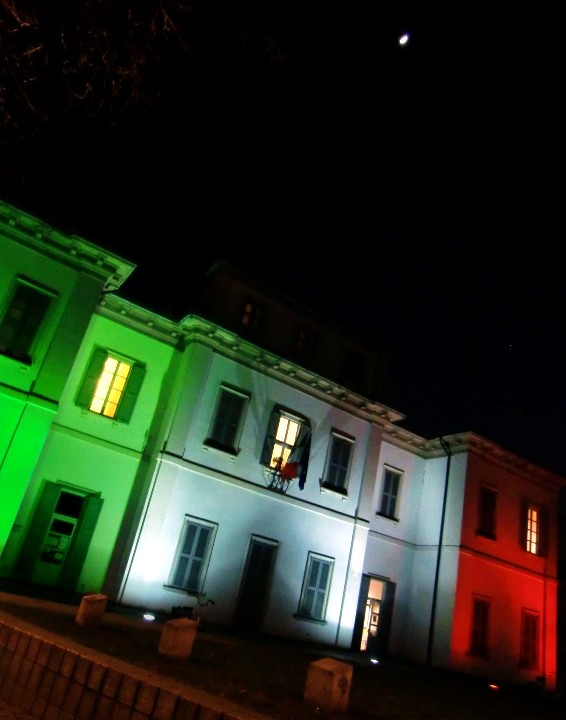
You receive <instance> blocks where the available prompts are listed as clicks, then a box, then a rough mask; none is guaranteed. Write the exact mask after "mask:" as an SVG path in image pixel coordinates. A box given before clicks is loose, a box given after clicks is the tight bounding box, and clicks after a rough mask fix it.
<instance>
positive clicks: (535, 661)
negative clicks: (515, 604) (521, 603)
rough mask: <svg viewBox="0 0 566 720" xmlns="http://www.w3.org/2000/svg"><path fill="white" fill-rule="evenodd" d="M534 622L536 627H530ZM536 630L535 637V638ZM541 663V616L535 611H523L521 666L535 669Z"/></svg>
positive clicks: (520, 650) (520, 648) (524, 609)
mask: <svg viewBox="0 0 566 720" xmlns="http://www.w3.org/2000/svg"><path fill="white" fill-rule="evenodd" d="M531 621H534V626H533V625H530V624H531ZM533 629H534V637H533ZM539 662H540V614H539V613H538V612H536V611H535V610H529V609H527V608H522V609H521V640H520V646H519V666H520V667H524V668H531V669H535V668H538V667H539Z"/></svg>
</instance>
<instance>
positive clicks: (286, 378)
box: [98, 294, 566, 489]
mask: <svg viewBox="0 0 566 720" xmlns="http://www.w3.org/2000/svg"><path fill="white" fill-rule="evenodd" d="M98 312H99V314H101V315H104V316H107V317H110V318H112V319H113V320H115V321H116V322H119V323H121V324H123V325H125V326H128V327H131V328H133V329H135V330H137V331H139V332H143V333H145V334H146V335H149V336H152V337H154V338H156V339H157V340H159V341H161V342H165V343H167V344H169V345H172V346H174V347H176V348H177V349H178V350H181V351H182V350H183V349H184V348H185V347H186V345H188V344H190V343H199V344H200V345H203V346H204V347H207V348H209V349H210V350H212V351H213V352H216V353H218V354H220V355H222V356H223V357H226V358H229V359H230V360H233V361H234V362H237V363H240V364H243V365H245V366H246V367H249V368H250V369H253V370H255V371H256V372H260V373H262V374H263V375H266V376H268V377H272V378H274V379H276V380H278V381H280V382H282V383H285V384H286V385H289V386H290V387H293V388H295V389H297V390H300V391H301V392H304V393H306V394H308V395H310V396H311V397H316V398H318V399H319V400H322V401H323V402H327V403H329V404H330V405H333V406H334V407H337V408H340V409H342V410H344V411H345V412H348V413H350V414H351V415H353V416H355V417H358V418H361V419H363V420H366V421H367V422H370V423H373V424H375V425H377V426H379V427H381V428H382V430H383V440H384V441H385V442H388V443H390V444H391V445H394V446H396V447H399V448H401V449H404V450H406V451H408V452H410V453H413V454H415V455H417V456H419V457H421V458H423V459H425V460H427V459H431V458H437V457H446V451H445V445H444V444H443V443H446V444H447V445H448V447H449V449H450V452H451V454H452V455H459V454H461V453H474V454H475V455H477V456H479V457H482V458H484V459H486V460H488V461H490V462H493V463H496V464H498V465H499V466H500V467H503V468H505V469H507V470H508V471H510V472H513V473H515V474H518V475H521V476H523V477H525V478H528V479H530V480H531V481H532V482H538V483H540V484H543V485H544V486H545V487H549V486H551V487H553V488H554V489H559V488H563V487H566V478H564V477H561V476H560V475H557V474H556V473H553V472H551V471H548V470H546V469H544V468H542V467H540V466H539V465H535V464H534V463H531V462H529V461H527V460H525V459H524V458H522V457H520V456H518V455H515V454H514V453H512V452H509V451H508V450H505V449H504V448H502V447H500V446H499V445H497V444H496V443H494V442H491V441H490V440H487V439H486V438H484V437H482V436H481V435H477V434H476V433H473V432H463V433H457V434H452V435H446V436H443V437H442V438H440V437H437V438H431V439H426V438H424V437H422V436H420V435H417V434H415V433H413V432H411V431H410V430H406V429H405V428H402V427H399V426H397V425H395V423H397V422H400V421H402V420H404V419H405V415H403V414H402V413H400V412H398V411H396V410H393V409H392V408H390V407H388V406H386V405H383V404H381V403H379V402H376V401H374V400H369V399H368V398H366V397H364V396H362V395H358V394H357V393H354V392H352V391H350V390H348V389H347V388H345V387H343V386H342V385H339V384H337V383H334V382H332V381H330V380H328V379H327V378H324V377H322V376H321V375H317V374H316V373H314V372H312V371H311V370H306V369H305V368H303V367H301V366H300V365H297V364H296V363H294V362H292V361H290V360H287V359H285V358H282V357H280V356H278V355H275V354H273V353H270V352H267V351H266V350H264V349H263V348H260V347H258V346H257V345H254V344H253V343H251V342H249V341H248V340H245V339H243V338H242V337H240V336H239V335H237V334H236V333H233V332H231V331H229V330H226V329H224V328H222V327H220V326H219V325H216V324H215V323H213V322H211V321H210V320H207V319H205V318H203V317H201V316H199V315H187V316H186V317H185V318H183V320H181V321H180V322H175V321H172V320H168V319H167V318H164V317H162V316H160V315H157V314H155V313H153V312H151V311H149V310H146V309H145V308H142V307H140V306H138V305H135V304H134V303H131V302H129V301H127V300H124V299H122V298H120V297H118V296H117V295H113V294H107V295H105V296H103V298H102V299H101V301H100V303H99V306H98Z"/></svg>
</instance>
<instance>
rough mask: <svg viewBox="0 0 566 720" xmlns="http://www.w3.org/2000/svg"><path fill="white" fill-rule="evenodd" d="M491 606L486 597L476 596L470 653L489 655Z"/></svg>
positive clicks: (482, 655) (480, 655)
mask: <svg viewBox="0 0 566 720" xmlns="http://www.w3.org/2000/svg"><path fill="white" fill-rule="evenodd" d="M489 607H490V601H489V600H486V599H485V598H474V602H473V611H472V636H471V641H470V654H471V655H477V656H478V657H488V655H489Z"/></svg>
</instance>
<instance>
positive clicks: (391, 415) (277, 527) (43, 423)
mask: <svg viewBox="0 0 566 720" xmlns="http://www.w3.org/2000/svg"><path fill="white" fill-rule="evenodd" d="M1 211H2V212H1V214H0V218H1V225H0V258H1V260H2V262H1V263H0V383H1V384H0V403H1V406H0V408H1V412H2V427H1V428H0V440H1V443H0V452H1V453H2V464H1V465H0V498H1V499H2V507H3V508H4V507H5V508H6V512H4V511H3V512H2V532H3V535H2V536H0V540H2V544H1V545H0V549H1V557H0V578H1V577H4V578H18V579H20V580H24V581H28V582H32V583H37V584H44V585H51V586H54V587H62V588H68V589H72V590H75V591H78V592H81V593H86V592H105V593H107V594H108V595H109V596H110V597H111V598H112V599H113V600H116V601H118V602H120V603H123V604H125V605H128V606H133V607H139V608H140V609H141V608H143V609H153V610H159V611H161V612H165V613H171V614H175V613H178V612H184V613H186V614H190V615H192V617H197V618H199V617H200V618H205V617H206V619H207V620H208V621H210V622H214V623H219V624H225V625H236V626H238V627H240V628H242V629H246V630H250V631H255V632H264V633H269V634H274V635H281V636H285V637H290V638H297V639H301V640H310V641H313V642H318V643H324V644H328V645H336V646H339V647H344V648H354V649H357V650H360V651H362V652H367V653H372V654H376V655H385V654H390V655H392V656H396V657H400V658H406V659H410V660H414V661H416V662H420V663H427V664H430V665H434V666H437V667H446V668H452V669H456V670H462V671H465V672H470V673H474V674H479V675H485V676H488V677H493V678H502V679H508V680H511V681H517V682H535V681H537V682H542V681H543V682H544V683H545V685H546V687H548V688H550V689H552V688H554V686H555V683H556V672H557V667H556V653H557V646H556V637H557V629H556V623H557V583H558V579H557V557H556V548H557V506H558V494H559V492H560V489H561V488H562V487H564V486H565V485H566V480H565V479H564V478H561V477H558V476H556V475H554V474H552V473H549V472H547V471H546V470H545V469H544V468H540V467H536V466H533V465H531V464H529V463H527V462H525V461H524V460H522V459H521V458H518V457H517V456H515V455H513V454H512V453H509V452H507V451H506V450H504V449H502V448H500V447H498V446H497V445H495V444H494V443H491V442H490V441H489V440H487V439H485V438H481V437H479V436H477V435H474V434H472V433H463V434H457V435H452V436H449V437H445V438H435V439H426V438H422V437H419V436H417V435H415V434H413V433H410V432H409V431H407V430H405V429H403V428H401V427H399V425H398V423H399V422H400V421H402V420H403V419H404V416H403V415H402V414H401V413H399V412H397V411H396V410H393V409H392V408H389V407H386V406H384V405H383V404H380V403H379V402H378V401H376V400H374V399H373V398H374V393H375V392H377V391H378V390H379V388H380V387H382V383H383V381H384V377H385V375H384V367H385V366H384V363H383V361H382V359H381V358H380V357H379V355H377V354H376V353H375V351H373V350H369V349H368V348H367V347H366V346H364V344H363V343H362V342H361V341H360V340H359V339H357V338H354V337H352V336H351V335H350V334H349V333H348V332H347V331H345V330H344V329H343V328H339V327H337V326H334V325H331V324H330V323H328V322H326V321H325V319H324V318H321V317H319V316H317V315H316V314H314V313H312V311H310V310H309V309H308V308H304V307H301V306H299V305H297V303H295V302H294V301H292V300H290V299H288V298H284V297H281V296H280V295H278V296H276V297H274V296H273V295H272V294H270V292H269V289H268V288H265V287H262V286H260V285H259V284H258V283H256V282H255V281H254V280H252V279H250V278H247V277H246V276H245V275H243V274H242V273H241V272H240V271H236V270H234V269H233V268H230V267H229V266H226V265H225V264H220V265H219V266H217V267H215V268H213V269H212V271H211V273H210V276H209V277H208V278H207V279H206V282H205V284H204V286H203V289H202V292H201V294H200V296H199V304H197V310H198V313H195V314H192V315H187V316H186V317H185V318H183V319H182V320H180V321H172V320H169V319H167V318H164V317H161V316H158V315H156V314H154V313H152V312H150V311H148V310H146V309H144V308H142V307H139V306H137V305H135V304H133V303H131V302H128V301H126V300H124V299H122V298H120V297H119V295H117V294H116V292H115V291H117V290H118V289H119V288H120V286H121V285H122V283H123V282H124V281H125V280H126V279H127V276H128V275H129V274H130V272H132V270H133V269H134V266H133V265H131V264H130V263H127V262H126V261H123V260H121V259H120V258H116V257H114V256H112V255H111V254H108V253H105V252H104V251H103V250H101V249H99V248H96V247H95V246H93V245H91V244H90V243H87V242H86V241H83V240H79V239H77V238H72V237H71V238H69V237H66V236H64V235H63V234H61V233H58V232H57V231H55V230H52V229H50V228H46V227H45V226H44V225H43V224H42V223H41V222H40V221H38V220H37V219H35V218H31V217H30V216H28V215H26V214H25V213H21V212H20V211H18V210H17V209H15V208H11V207H9V206H7V205H5V204H2V205H1ZM53 238H56V242H55V241H54V240H53ZM22 287H23V289H22ZM30 288H31V289H30ZM44 295H47V297H48V300H45V299H44V297H43V296H44ZM38 298H39V299H38Z"/></svg>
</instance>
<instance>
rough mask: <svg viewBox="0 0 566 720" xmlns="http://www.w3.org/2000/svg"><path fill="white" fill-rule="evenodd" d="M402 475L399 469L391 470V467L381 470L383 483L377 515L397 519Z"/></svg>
mask: <svg viewBox="0 0 566 720" xmlns="http://www.w3.org/2000/svg"><path fill="white" fill-rule="evenodd" d="M402 475H403V473H401V472H399V470H393V469H392V468H385V469H384V470H383V485H382V490H381V500H380V503H379V512H378V513H377V514H378V515H381V516H382V517H386V518H390V519H391V520H397V518H398V504H399V489H400V487H401V477H402Z"/></svg>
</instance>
